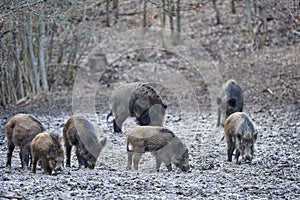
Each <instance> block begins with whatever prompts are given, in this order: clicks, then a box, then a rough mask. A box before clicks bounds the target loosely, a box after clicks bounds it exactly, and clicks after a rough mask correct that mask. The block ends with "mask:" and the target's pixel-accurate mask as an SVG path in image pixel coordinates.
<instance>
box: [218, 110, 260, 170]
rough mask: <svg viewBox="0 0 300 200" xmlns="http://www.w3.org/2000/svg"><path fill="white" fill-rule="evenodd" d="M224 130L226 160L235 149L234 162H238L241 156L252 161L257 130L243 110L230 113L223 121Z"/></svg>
mask: <svg viewBox="0 0 300 200" xmlns="http://www.w3.org/2000/svg"><path fill="white" fill-rule="evenodd" d="M224 132H225V138H226V142H227V156H228V157H227V161H229V162H231V161H232V154H233V151H234V150H235V149H236V151H235V159H236V163H237V164H240V163H241V159H239V157H240V156H241V157H242V159H243V160H244V161H250V162H251V161H252V159H253V155H254V143H255V141H256V139H257V132H256V130H255V127H254V125H253V122H252V121H251V119H250V118H249V117H248V116H247V115H246V114H245V113H243V112H235V113H233V114H231V115H230V116H229V117H228V118H227V119H226V121H225V123H224Z"/></svg>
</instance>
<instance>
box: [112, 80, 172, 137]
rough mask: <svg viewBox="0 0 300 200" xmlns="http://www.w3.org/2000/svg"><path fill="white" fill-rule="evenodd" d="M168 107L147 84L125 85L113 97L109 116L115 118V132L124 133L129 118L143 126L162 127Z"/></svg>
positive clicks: (116, 90)
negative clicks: (125, 122) (133, 118)
mask: <svg viewBox="0 0 300 200" xmlns="http://www.w3.org/2000/svg"><path fill="white" fill-rule="evenodd" d="M166 108H167V106H166V105H165V104H164V103H163V102H162V100H161V98H160V96H159V95H158V94H157V93H156V91H155V90H154V89H153V88H152V87H151V86H149V85H148V84H145V83H128V84H124V85H122V86H120V87H118V88H117V89H115V90H114V92H113V93H112V95H111V98H110V109H111V112H110V113H109V114H108V116H107V120H108V118H109V117H110V116H112V115H113V116H114V117H115V118H114V120H113V127H114V132H122V125H123V122H124V121H125V120H126V118H127V117H129V116H130V117H135V118H136V120H137V122H138V124H139V125H141V126H147V125H151V126H162V125H163V120H164V116H165V111H166Z"/></svg>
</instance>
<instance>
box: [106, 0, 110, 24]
mask: <svg viewBox="0 0 300 200" xmlns="http://www.w3.org/2000/svg"><path fill="white" fill-rule="evenodd" d="M106 26H110V22H109V0H106Z"/></svg>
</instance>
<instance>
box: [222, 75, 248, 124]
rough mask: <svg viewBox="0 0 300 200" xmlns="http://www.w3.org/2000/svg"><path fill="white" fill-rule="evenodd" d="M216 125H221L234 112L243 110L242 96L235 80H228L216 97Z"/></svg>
mask: <svg viewBox="0 0 300 200" xmlns="http://www.w3.org/2000/svg"><path fill="white" fill-rule="evenodd" d="M217 104H218V121H217V126H220V124H221V125H222V126H223V125H224V121H225V120H226V118H227V117H228V116H229V115H231V114H232V113H234V112H243V106H244V97H243V92H242V90H241V88H240V86H239V85H238V84H237V83H236V81H235V80H232V79H231V80H228V81H227V82H226V83H225V84H224V85H223V87H222V90H221V92H220V94H219V96H218V97H217Z"/></svg>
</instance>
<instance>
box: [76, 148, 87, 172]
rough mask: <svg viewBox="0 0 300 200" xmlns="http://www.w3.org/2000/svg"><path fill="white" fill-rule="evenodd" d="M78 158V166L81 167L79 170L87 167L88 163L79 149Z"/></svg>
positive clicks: (77, 151)
mask: <svg viewBox="0 0 300 200" xmlns="http://www.w3.org/2000/svg"><path fill="white" fill-rule="evenodd" d="M76 156H77V160H78V165H79V166H78V168H80V167H81V166H85V163H86V161H85V160H84V158H83V156H82V155H81V153H80V151H79V150H78V148H77V149H76Z"/></svg>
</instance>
